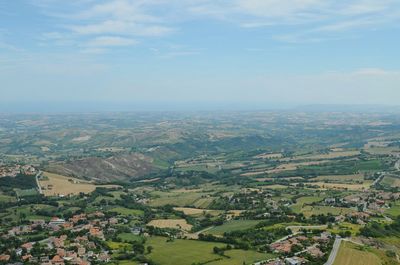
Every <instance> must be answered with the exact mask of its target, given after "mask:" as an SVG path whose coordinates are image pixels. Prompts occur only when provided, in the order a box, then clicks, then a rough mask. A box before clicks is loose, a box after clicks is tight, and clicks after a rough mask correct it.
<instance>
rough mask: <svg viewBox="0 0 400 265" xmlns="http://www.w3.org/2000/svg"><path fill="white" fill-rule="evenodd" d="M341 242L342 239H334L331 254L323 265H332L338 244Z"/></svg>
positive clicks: (337, 250)
mask: <svg viewBox="0 0 400 265" xmlns="http://www.w3.org/2000/svg"><path fill="white" fill-rule="evenodd" d="M341 242H342V238H340V237H337V238H336V239H335V243H333V247H332V251H331V254H330V255H329V258H328V261H327V262H326V263H325V264H324V265H333V263H334V262H335V259H336V256H337V254H338V252H339V247H340V243H341Z"/></svg>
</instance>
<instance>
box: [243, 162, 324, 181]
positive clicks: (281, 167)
mask: <svg viewBox="0 0 400 265" xmlns="http://www.w3.org/2000/svg"><path fill="white" fill-rule="evenodd" d="M328 162H329V160H321V161H308V162H296V163H285V164H280V165H279V166H277V167H275V168H273V169H267V170H263V171H254V172H246V173H243V174H241V176H245V177H250V176H257V175H261V174H275V173H281V172H285V171H293V170H296V169H298V168H299V167H301V166H315V165H321V164H325V163H328Z"/></svg>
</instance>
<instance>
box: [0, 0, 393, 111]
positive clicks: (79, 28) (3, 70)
mask: <svg viewBox="0 0 400 265" xmlns="http://www.w3.org/2000/svg"><path fill="white" fill-rule="evenodd" d="M399 47H400V1H399V0H108V1H104V0H80V1H78V0H68V1H64V0H12V1H10V0H0V95H1V96H0V103H2V104H10V103H12V102H14V103H15V102H53V103H54V102H56V103H57V102H123V103H129V102H137V103H144V102H149V103H151V104H157V103H161V102H164V103H165V102H171V103H172V102H173V103H174V104H175V103H176V104H180V103H182V104H188V103H190V102H213V103H214V104H217V103H218V102H237V103H246V104H249V105H250V106H251V104H253V103H254V104H258V105H260V104H264V103H265V104H277V105H279V104H386V105H399V102H400V101H399V99H400V60H399V58H400V49H399Z"/></svg>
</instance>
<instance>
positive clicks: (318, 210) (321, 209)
mask: <svg viewBox="0 0 400 265" xmlns="http://www.w3.org/2000/svg"><path fill="white" fill-rule="evenodd" d="M301 212H302V213H303V214H304V216H306V217H310V216H311V215H319V214H325V215H326V214H332V215H344V214H348V213H351V212H353V210H352V209H350V208H340V207H329V206H306V207H304V208H302V209H301Z"/></svg>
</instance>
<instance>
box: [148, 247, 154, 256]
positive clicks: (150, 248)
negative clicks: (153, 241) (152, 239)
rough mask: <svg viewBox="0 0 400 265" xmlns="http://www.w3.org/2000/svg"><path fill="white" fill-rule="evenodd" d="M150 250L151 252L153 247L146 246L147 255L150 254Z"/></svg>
mask: <svg viewBox="0 0 400 265" xmlns="http://www.w3.org/2000/svg"><path fill="white" fill-rule="evenodd" d="M152 250H153V247H152V246H147V253H148V254H150V253H151V251H152Z"/></svg>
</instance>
